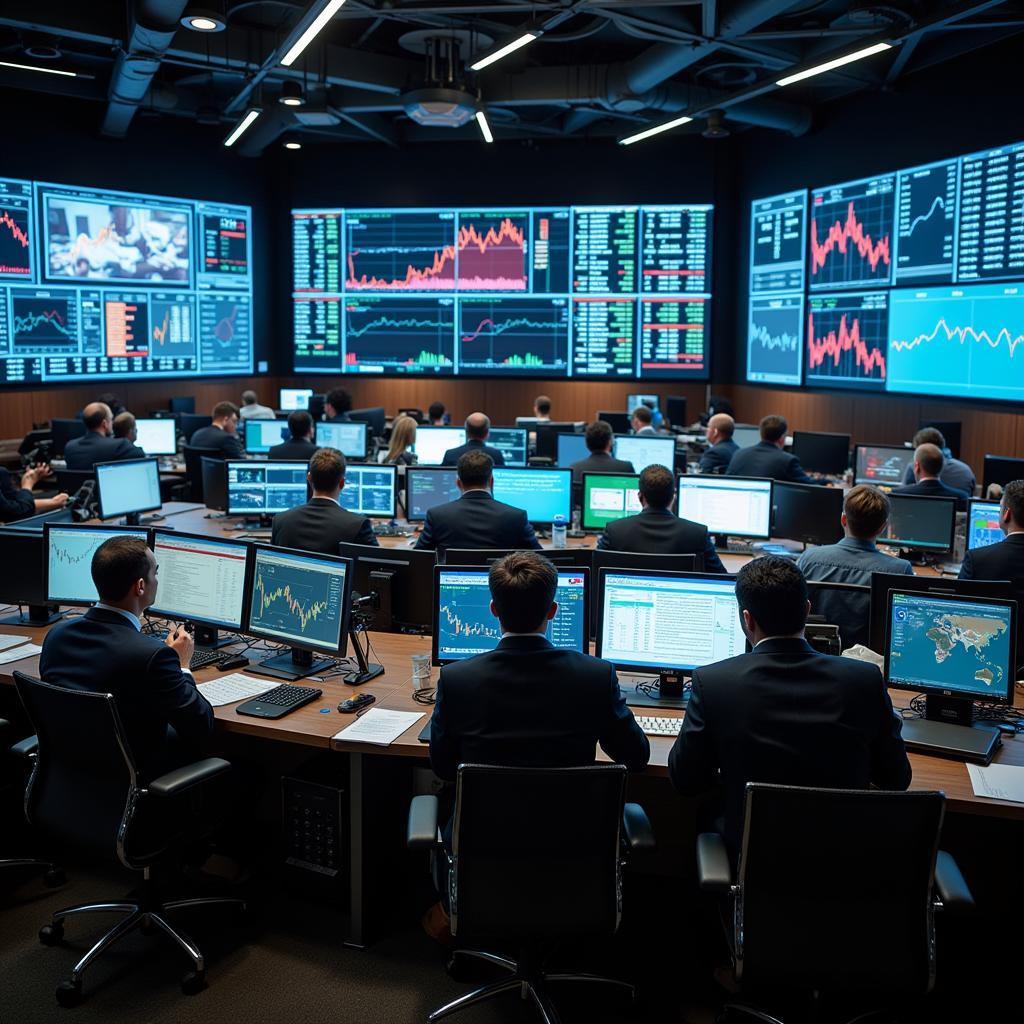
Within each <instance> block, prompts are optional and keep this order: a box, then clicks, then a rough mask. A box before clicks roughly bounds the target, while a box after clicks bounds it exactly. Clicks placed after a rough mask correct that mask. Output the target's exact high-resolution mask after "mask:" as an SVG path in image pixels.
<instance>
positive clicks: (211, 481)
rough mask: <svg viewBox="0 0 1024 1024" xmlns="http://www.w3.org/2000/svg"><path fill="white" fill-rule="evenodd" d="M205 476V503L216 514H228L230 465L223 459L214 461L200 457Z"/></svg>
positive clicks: (203, 456)
mask: <svg viewBox="0 0 1024 1024" xmlns="http://www.w3.org/2000/svg"><path fill="white" fill-rule="evenodd" d="M199 462H200V465H201V472H202V476H203V501H204V503H205V504H206V507H207V508H209V509H213V510H214V511H215V512H226V511H227V508H228V464H227V463H226V462H225V461H224V460H223V459H212V458H210V456H209V455H201V456H200V457H199Z"/></svg>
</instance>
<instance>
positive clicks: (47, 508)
mask: <svg viewBox="0 0 1024 1024" xmlns="http://www.w3.org/2000/svg"><path fill="white" fill-rule="evenodd" d="M68 501H69V498H68V496H67V495H66V494H65V493H64V492H63V491H61V493H60V494H55V495H54V496H53V497H52V498H36V499H35V506H36V511H37V512H52V511H53V510H54V509H57V508H63V507H64V506H65V505H66V504H67V503H68Z"/></svg>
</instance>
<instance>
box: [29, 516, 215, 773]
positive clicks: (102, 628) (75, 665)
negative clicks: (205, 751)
mask: <svg viewBox="0 0 1024 1024" xmlns="http://www.w3.org/2000/svg"><path fill="white" fill-rule="evenodd" d="M92 579H93V583H95V585H96V590H97V593H98V594H99V598H100V599H99V602H98V603H97V604H96V605H94V606H93V607H92V608H90V609H89V610H88V611H87V612H86V613H85V614H84V615H80V616H78V617H77V618H73V619H64V621H63V622H59V623H57V625H55V626H54V627H53V628H52V629H51V630H50V631H49V633H47V634H46V637H45V639H44V640H43V650H42V653H41V654H40V655H39V675H40V676H41V677H42V679H43V680H44V681H45V682H47V683H52V684H53V685H54V686H65V687H68V688H69V689H72V690H85V691H87V692H90V693H111V694H113V695H114V700H115V701H116V703H117V712H118V715H119V716H120V718H121V722H122V724H123V725H124V729H125V732H126V733H127V736H128V743H129V745H130V746H131V749H132V753H133V754H134V755H135V759H136V761H137V762H138V764H139V765H140V767H141V768H142V771H143V774H144V776H146V777H150V776H153V775H157V774H160V773H161V772H163V771H167V770H168V769H170V768H173V767H175V766H176V765H178V764H187V763H188V762H190V761H192V760H195V757H196V756H198V755H199V754H200V753H201V748H202V745H203V742H204V741H205V740H206V739H207V737H209V736H210V734H211V733H212V732H213V708H211V707H210V704H209V702H208V701H207V700H206V698H205V697H204V696H203V695H202V694H201V693H200V692H199V691H198V690H197V689H196V685H195V681H194V680H193V679H192V674H191V672H190V671H189V667H188V666H189V661H190V660H191V658H192V652H193V649H194V642H193V639H192V635H191V634H190V633H188V632H187V631H186V630H185V629H184V628H183V627H180V626H177V627H175V628H174V629H172V630H171V631H170V632H169V633H168V635H167V638H166V640H163V641H161V640H158V639H156V637H154V636H149V635H147V634H145V633H142V632H141V623H140V620H141V618H142V613H143V612H144V611H145V610H146V609H147V608H149V606H150V605H152V604H153V602H154V601H155V600H156V594H157V564H156V559H155V558H154V557H153V552H152V551H150V550H149V548H148V547H147V546H146V542H145V541H144V540H142V539H141V538H140V537H128V536H119V537H112V538H111V539H110V540H108V541H104V542H103V543H102V544H101V545H100V546H99V547H98V548H97V549H96V553H95V554H94V555H93V559H92Z"/></svg>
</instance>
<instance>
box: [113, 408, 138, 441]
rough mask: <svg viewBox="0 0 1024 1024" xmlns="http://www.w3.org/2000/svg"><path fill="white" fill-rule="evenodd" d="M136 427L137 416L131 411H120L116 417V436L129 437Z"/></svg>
mask: <svg viewBox="0 0 1024 1024" xmlns="http://www.w3.org/2000/svg"><path fill="white" fill-rule="evenodd" d="M134 429H135V417H134V416H133V415H132V414H131V413H130V412H119V413H118V414H117V415H116V416H115V417H114V437H127V436H128V435H129V434H130V433H131V432H132V431H133V430H134Z"/></svg>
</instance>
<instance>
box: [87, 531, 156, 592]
mask: <svg viewBox="0 0 1024 1024" xmlns="http://www.w3.org/2000/svg"><path fill="white" fill-rule="evenodd" d="M148 551H149V547H148V545H147V544H146V542H145V541H144V540H143V539H142V538H141V537H129V536H126V535H119V536H116V537H111V538H110V540H105V541H104V542H103V543H102V544H101V545H100V546H99V547H98V548H97V549H96V553H95V554H94V555H93V556H92V565H91V566H90V569H91V573H92V581H93V584H94V585H95V587H96V593H97V594H99V598H100V600H101V601H103V602H104V603H106V604H118V603H120V602H121V601H124V600H125V599H126V598H128V597H129V594H130V591H131V590H132V588H133V587H135V586H136V585H137V584H138V582H139V580H142V579H145V578H146V577H147V576H148V574H149V556H148Z"/></svg>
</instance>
